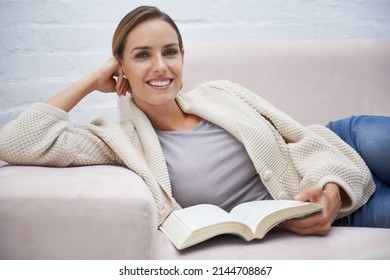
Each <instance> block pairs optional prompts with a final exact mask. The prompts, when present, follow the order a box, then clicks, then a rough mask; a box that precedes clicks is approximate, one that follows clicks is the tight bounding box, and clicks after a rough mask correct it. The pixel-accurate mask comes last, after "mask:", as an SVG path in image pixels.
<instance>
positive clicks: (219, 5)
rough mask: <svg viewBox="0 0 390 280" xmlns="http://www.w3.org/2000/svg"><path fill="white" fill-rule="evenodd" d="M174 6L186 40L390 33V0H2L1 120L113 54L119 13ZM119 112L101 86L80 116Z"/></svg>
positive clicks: (75, 115)
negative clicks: (100, 90)
mask: <svg viewBox="0 0 390 280" xmlns="http://www.w3.org/2000/svg"><path fill="white" fill-rule="evenodd" d="M144 4H148V5H154V6H158V7H159V8H161V9H162V10H163V11H165V12H167V13H168V14H169V15H171V16H172V18H173V19H174V20H175V21H176V22H177V24H178V26H179V28H180V29H181V32H182V35H183V38H184V42H185V43H188V42H202V41H232V40H271V39H272V40H275V39H277V40H285V39H287V40H299V39H349V38H390V0H332V1H331V0H258V1H256V0H240V1H233V0H196V1H194V0H192V1H191V0H181V1H178V0H164V1H134V0H132V1H129V0H124V1H119V0H110V1H91V0H31V1H28V0H12V1H11V0H0V54H1V55H0V85H1V86H0V127H2V126H3V125H4V124H5V123H6V122H8V121H9V120H11V119H13V118H15V117H16V116H17V115H18V114H20V112H21V111H23V110H25V109H26V108H27V107H28V106H30V105H31V104H32V103H33V102H36V101H43V100H46V99H47V98H48V97H50V96H52V95H54V94H55V93H57V92H58V91H60V90H61V89H63V88H64V87H66V86H67V85H69V84H70V83H72V82H73V81H75V80H77V79H78V78H79V77H81V75H83V74H84V73H86V72H88V71H90V70H93V69H95V68H96V67H98V66H99V65H100V64H101V63H103V62H104V61H105V60H106V59H107V58H108V57H109V56H110V55H111V49H110V46H111V38H112V34H113V32H114V29H115V27H116V25H117V23H118V22H119V20H120V19H121V18H122V17H123V16H124V15H125V14H126V13H127V12H128V11H130V10H131V9H133V8H135V7H137V6H139V5H144ZM102 115H105V116H111V117H113V118H117V117H116V98H115V95H114V94H112V95H110V94H100V93H94V94H92V95H90V96H88V97H87V98H86V99H85V100H83V101H82V102H81V103H80V104H79V105H78V106H77V107H76V108H75V109H74V110H73V111H72V114H71V121H72V122H73V123H74V124H79V123H85V122H89V121H90V120H91V119H93V118H95V117H97V116H102Z"/></svg>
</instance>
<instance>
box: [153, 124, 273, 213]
mask: <svg viewBox="0 0 390 280" xmlns="http://www.w3.org/2000/svg"><path fill="white" fill-rule="evenodd" d="M157 135H158V138H159V140H160V143H161V147H162V150H163V153H164V156H165V160H166V162H167V166H168V173H169V177H170V181H171V186H172V194H173V197H174V198H175V199H176V201H177V202H178V203H179V204H180V205H181V206H182V207H188V206H191V205H195V204H202V203H208V204H214V205H218V206H220V207H221V208H223V209H225V210H227V211H230V210H231V209H232V208H233V207H234V206H236V205H238V204H240V203H243V202H246V201H253V200H263V199H272V198H271V196H270V195H269V193H268V191H267V190H266V188H265V187H264V185H263V183H262V182H261V180H260V176H259V175H258V174H257V173H256V171H255V168H254V166H253V163H252V161H251V159H250V158H249V156H248V153H247V152H246V151H245V148H244V146H243V145H242V144H241V143H240V142H239V141H238V140H237V139H236V138H235V137H233V136H232V135H231V134H230V133H228V132H227V131H225V130H224V129H222V128H220V127H219V126H217V125H215V124H212V123H210V122H208V121H206V120H202V121H201V122H200V123H199V124H198V125H197V126H196V127H194V128H193V129H191V130H186V131H157Z"/></svg>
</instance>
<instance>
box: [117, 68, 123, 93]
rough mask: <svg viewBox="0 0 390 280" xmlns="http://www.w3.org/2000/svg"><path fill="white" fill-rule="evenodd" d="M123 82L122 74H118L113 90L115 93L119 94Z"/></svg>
mask: <svg viewBox="0 0 390 280" xmlns="http://www.w3.org/2000/svg"><path fill="white" fill-rule="evenodd" d="M120 72H121V71H120ZM123 80H124V78H123V74H122V73H118V81H117V82H116V85H115V89H116V91H117V93H119V92H120V89H121V87H122V84H123Z"/></svg>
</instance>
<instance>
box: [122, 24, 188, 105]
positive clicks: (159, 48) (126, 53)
mask: <svg viewBox="0 0 390 280" xmlns="http://www.w3.org/2000/svg"><path fill="white" fill-rule="evenodd" d="M121 63H122V69H123V72H124V73H125V75H126V77H127V79H128V81H129V83H130V86H131V91H132V95H133V98H134V101H135V103H136V104H137V106H138V107H139V108H140V109H141V110H144V111H147V110H148V109H150V108H153V107H156V106H159V107H161V106H169V105H171V104H173V103H175V98H176V95H177V93H178V92H179V90H180V88H181V85H182V69H183V50H182V49H180V46H179V39H178V36H177V33H176V31H175V30H174V29H173V28H172V26H171V25H170V24H169V23H167V22H165V21H163V20H161V19H151V20H147V21H145V22H142V23H140V24H139V25H137V26H136V27H135V28H134V29H133V30H132V31H131V32H130V33H129V34H128V35H127V39H126V45H125V47H124V50H123V58H122V59H121Z"/></svg>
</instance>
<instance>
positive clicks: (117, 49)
mask: <svg viewBox="0 0 390 280" xmlns="http://www.w3.org/2000/svg"><path fill="white" fill-rule="evenodd" d="M151 19H161V20H163V21H165V22H167V23H169V24H170V25H171V26H172V28H173V29H174V30H175V31H176V34H177V37H178V39H179V47H180V49H183V39H182V37H181V34H180V31H179V28H178V27H177V26H176V23H175V22H174V21H173V19H172V18H171V17H170V16H168V15H167V14H165V13H163V12H162V11H160V10H159V9H158V8H156V7H152V6H140V7H138V8H136V9H134V10H132V11H131V12H129V13H128V14H127V15H126V16H125V17H124V18H123V19H122V20H121V21H120V22H119V24H118V27H117V28H116V30H115V32H114V36H113V38H112V53H113V55H114V56H116V57H117V58H119V59H122V57H123V50H124V48H125V45H126V39H127V35H128V34H129V33H130V32H131V31H132V30H133V29H134V28H135V27H136V26H137V25H138V24H140V23H142V22H145V21H147V20H151Z"/></svg>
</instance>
